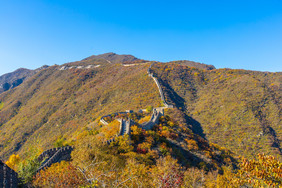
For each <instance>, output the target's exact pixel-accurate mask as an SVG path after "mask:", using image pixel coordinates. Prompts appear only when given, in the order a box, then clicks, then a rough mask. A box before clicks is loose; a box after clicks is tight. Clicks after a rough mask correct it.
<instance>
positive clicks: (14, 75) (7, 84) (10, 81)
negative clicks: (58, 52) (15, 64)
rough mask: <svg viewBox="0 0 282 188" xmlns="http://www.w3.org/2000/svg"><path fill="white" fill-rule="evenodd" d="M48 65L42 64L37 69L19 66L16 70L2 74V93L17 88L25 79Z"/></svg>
mask: <svg viewBox="0 0 282 188" xmlns="http://www.w3.org/2000/svg"><path fill="white" fill-rule="evenodd" d="M47 67H48V66H47V65H45V66H42V67H40V68H38V69H35V70H30V69H25V68H19V69H17V70H15V71H14V72H11V73H7V74H4V75H2V76H0V93H3V92H4V91H8V90H9V89H12V88H15V87H17V86H19V85H20V84H22V83H23V81H24V80H25V79H26V78H28V77H31V76H32V75H34V74H35V73H37V72H38V71H40V70H42V69H44V68H47Z"/></svg>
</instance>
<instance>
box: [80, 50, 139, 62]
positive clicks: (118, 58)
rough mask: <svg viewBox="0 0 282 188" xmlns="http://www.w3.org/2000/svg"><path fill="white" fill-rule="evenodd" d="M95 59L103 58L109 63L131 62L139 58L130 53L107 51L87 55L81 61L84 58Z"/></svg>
mask: <svg viewBox="0 0 282 188" xmlns="http://www.w3.org/2000/svg"><path fill="white" fill-rule="evenodd" d="M96 59H105V60H107V61H108V62H110V63H113V64H115V63H123V62H128V61H129V62H131V61H136V60H139V59H138V58H136V57H134V56H132V55H124V54H123V55H119V54H116V53H113V52H109V53H104V54H100V55H92V56H90V57H87V58H85V59H83V61H85V60H96Z"/></svg>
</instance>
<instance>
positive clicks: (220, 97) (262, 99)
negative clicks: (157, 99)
mask: <svg viewBox="0 0 282 188" xmlns="http://www.w3.org/2000/svg"><path fill="white" fill-rule="evenodd" d="M152 71H154V74H155V75H156V76H157V77H158V78H159V80H160V83H161V85H162V87H163V89H164V91H165V94H166V100H167V101H168V102H170V103H173V104H174V105H175V106H177V107H178V108H180V109H181V110H182V111H183V112H185V113H186V115H187V119H189V121H190V126H191V128H192V129H193V130H194V132H195V133H198V134H200V135H202V136H205V137H206V138H207V139H208V140H209V141H211V142H214V143H217V144H219V145H220V146H224V147H227V148H228V149H230V150H231V151H233V152H235V153H237V154H240V155H244V156H247V157H252V156H254V155H255V154H256V153H259V152H260V153H262V152H264V153H267V154H273V155H276V156H281V145H280V141H281V139H282V129H281V102H282V101H281V93H282V92H281V80H282V73H264V72H255V71H246V70H231V69H214V70H200V69H196V68H193V67H189V66H186V65H179V63H167V64H161V63H158V64H155V65H154V66H153V67H152Z"/></svg>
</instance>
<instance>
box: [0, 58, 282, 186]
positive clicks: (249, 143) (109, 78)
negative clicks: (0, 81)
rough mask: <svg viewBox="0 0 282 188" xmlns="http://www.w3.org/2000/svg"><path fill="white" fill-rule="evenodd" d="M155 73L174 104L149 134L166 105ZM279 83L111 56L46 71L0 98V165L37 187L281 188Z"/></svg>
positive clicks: (265, 76) (259, 75)
mask: <svg viewBox="0 0 282 188" xmlns="http://www.w3.org/2000/svg"><path fill="white" fill-rule="evenodd" d="M149 67H151V71H152V73H153V76H154V77H155V78H157V80H158V81H159V83H160V85H161V89H162V91H163V93H164V96H165V101H166V102H167V103H168V104H171V105H173V108H164V114H162V115H160V116H158V121H157V123H156V124H155V125H154V126H153V128H152V129H150V130H145V129H143V128H142V125H144V123H146V122H148V121H150V117H151V116H152V114H154V109H155V108H157V107H162V106H164V101H162V100H161V97H160V93H159V90H158V87H157V85H156V83H155V82H154V80H153V79H152V78H151V77H150V76H148V68H149ZM281 79H282V74H281V73H279V72H278V73H269V72H256V71H247V70H232V69H216V68H215V67H214V66H212V65H205V64H201V63H196V62H191V61H173V62H168V63H160V62H150V61H145V60H140V59H137V58H135V57H133V56H130V55H117V54H114V53H108V54H103V55H98V56H90V57H89V58H85V59H83V60H82V61H77V62H71V63H66V64H64V65H61V66H58V65H54V66H50V67H46V68H44V69H40V70H38V71H37V72H36V73H35V74H34V75H32V76H30V77H29V78H27V79H25V80H24V81H23V83H22V84H19V86H17V87H15V88H13V89H10V90H7V91H5V92H3V93H2V94H0V159H1V160H2V161H4V162H6V164H7V165H8V166H9V167H10V168H12V169H14V170H15V171H16V172H17V173H18V176H19V177H20V178H21V179H20V180H21V184H23V185H29V186H34V187H242V186H245V187H259V186H264V187H267V186H270V187H279V186H280V187H281V183H282V163H281V152H282V150H281V143H280V141H281V139H282V129H281ZM140 109H142V110H140ZM125 111H126V112H125ZM117 112H120V113H117ZM121 112H122V113H121ZM105 115H107V116H105ZM101 117H105V118H104V119H105V121H107V124H105V123H102V122H101V121H100V120H101ZM121 118H122V119H126V120H130V121H131V122H132V125H131V126H130V134H127V135H122V134H119V133H120V131H121V130H120V129H121V127H122V126H121V124H120V122H119V119H121ZM107 140H112V142H111V143H108V142H106V141H107ZM64 146H71V147H72V148H73V151H72V152H71V160H62V161H61V162H58V163H54V164H52V165H51V166H49V167H48V168H44V169H43V170H41V171H40V173H38V171H37V169H38V168H39V167H40V166H41V165H42V164H41V162H40V161H38V160H37V159H38V157H39V156H40V154H41V153H42V152H43V151H45V150H48V149H51V148H60V147H64Z"/></svg>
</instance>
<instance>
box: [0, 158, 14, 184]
mask: <svg viewBox="0 0 282 188" xmlns="http://www.w3.org/2000/svg"><path fill="white" fill-rule="evenodd" d="M18 182H19V180H18V174H17V173H16V172H15V171H14V170H12V169H11V168H9V167H8V166H7V165H6V164H5V163H3V162H2V161H0V187H3V188H17V187H18Z"/></svg>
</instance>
